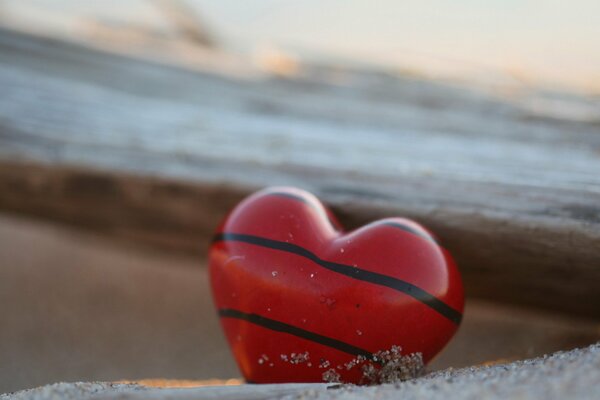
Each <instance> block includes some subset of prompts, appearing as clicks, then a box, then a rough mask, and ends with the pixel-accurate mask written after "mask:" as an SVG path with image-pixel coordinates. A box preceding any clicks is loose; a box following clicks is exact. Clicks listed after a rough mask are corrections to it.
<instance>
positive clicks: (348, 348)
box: [219, 308, 373, 359]
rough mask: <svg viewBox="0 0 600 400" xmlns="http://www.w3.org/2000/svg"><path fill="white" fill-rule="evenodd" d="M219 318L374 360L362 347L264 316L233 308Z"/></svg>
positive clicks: (221, 310) (225, 310)
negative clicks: (230, 319) (240, 320)
mask: <svg viewBox="0 0 600 400" xmlns="http://www.w3.org/2000/svg"><path fill="white" fill-rule="evenodd" d="M219 316H220V317H221V318H235V319H242V320H244V321H248V322H251V323H253V324H255V325H259V326H262V327H263V328H267V329H270V330H272V331H276V332H283V333H288V334H290V335H294V336H297V337H299V338H302V339H306V340H310V341H311V342H315V343H319V344H322V345H323V346H327V347H331V348H333V349H336V350H339V351H343V352H344V353H348V354H351V355H353V356H363V357H366V358H367V359H372V358H373V354H371V353H370V352H368V351H367V350H364V349H361V348H360V347H356V346H353V345H351V344H348V343H345V342H342V341H339V340H337V339H333V338H330V337H327V336H323V335H319V334H318V333H314V332H310V331H307V330H304V329H302V328H298V327H297V326H293V325H289V324H286V323H284V322H281V321H277V320H274V319H271V318H267V317H263V316H262V315H258V314H249V313H245V312H243V311H239V310H233V309H231V308H222V309H220V310H219Z"/></svg>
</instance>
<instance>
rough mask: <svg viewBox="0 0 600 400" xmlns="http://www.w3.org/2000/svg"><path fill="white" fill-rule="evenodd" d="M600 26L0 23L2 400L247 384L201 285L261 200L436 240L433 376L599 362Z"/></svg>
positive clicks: (465, 21) (197, 18) (442, 8)
mask: <svg viewBox="0 0 600 400" xmlns="http://www.w3.org/2000/svg"><path fill="white" fill-rule="evenodd" d="M599 15H600V3H599V2H597V1H592V0H575V1H572V2H569V3H568V4H567V3H565V2H559V1H541V0H530V1H524V2H514V1H502V2H500V1H491V0H490V1H485V2H475V1H466V2H461V3H458V4H457V3H450V2H445V1H419V2H417V1H402V2H398V1H387V0H386V1H379V2H377V3H373V2H368V1H366V0H357V1H339V0H327V1H319V2H317V1H312V0H309V1H303V2H293V1H280V0H247V1H244V2H239V1H237V2H234V1H223V0H220V1H213V0H121V1H116V0H106V1H101V2H99V1H98V2H92V1H76V0H18V1H17V0H0V393H2V392H7V391H14V390H19V389H24V388H29V387H33V386H37V385H42V384H47V383H51V382H56V381H80V380H86V381H87V380H138V379H145V378H167V379H186V380H205V379H210V378H220V379H228V378H239V372H238V370H237V368H236V366H235V363H234V362H233V360H232V358H231V355H230V353H229V350H228V349H227V346H226V344H225V341H224V339H223V337H222V336H221V332H220V330H219V326H218V320H217V319H216V316H215V315H214V311H213V307H212V303H211V299H210V292H209V289H208V283H207V275H206V268H205V256H206V249H207V246H208V243H209V240H210V237H211V235H212V232H213V230H214V229H215V227H216V226H217V224H218V222H219V221H220V220H221V219H222V218H223V217H224V216H225V213H226V212H227V210H228V209H230V208H231V207H233V205H235V204H236V202H238V201H239V200H240V199H242V198H243V197H244V196H245V195H247V194H248V193H250V192H251V191H252V190H255V189H257V188H260V187H263V186H267V185H296V186H300V187H303V188H306V189H308V190H311V191H313V192H314V193H316V194H317V195H319V196H320V197H321V198H323V199H324V200H325V201H326V202H327V203H328V204H330V205H331V206H332V207H333V209H334V211H335V212H336V213H337V214H338V215H339V216H340V218H341V220H342V222H343V223H344V224H345V225H346V226H348V227H349V228H353V227H356V226H359V225H360V224H363V223H365V222H368V221H371V220H373V219H375V218H380V217H384V216H390V215H398V214H400V215H404V216H409V217H412V218H415V219H417V220H418V221H420V222H424V223H425V224H426V225H427V226H429V227H431V228H432V229H433V230H434V231H435V232H436V233H437V234H439V236H440V238H441V240H442V243H444V245H445V246H446V247H447V248H448V249H449V250H450V251H451V252H452V253H453V254H455V256H456V258H457V260H458V263H459V266H460V267H461V271H462V272H463V276H464V280H465V286H466V289H467V296H468V301H467V309H466V313H465V320H464V323H463V326H462V327H461V330H460V331H459V334H458V335H457V337H456V339H455V340H453V341H452V342H451V344H450V345H449V346H448V349H447V350H445V351H444V352H443V353H442V354H441V355H440V356H438V357H437V358H436V360H434V361H433V363H432V364H431V366H430V369H432V370H435V369H440V368H446V367H449V366H452V367H462V366H468V365H474V364H481V363H486V362H489V363H494V362H501V361H504V360H514V359H519V358H525V357H533V356H537V355H541V354H544V353H547V352H551V351H556V350H561V349H568V348H573V347H576V346H583V345H586V344H589V343H592V342H595V341H597V340H599V338H600V323H599V321H600V311H599V310H600V291H598V288H599V287H600V207H599V206H598V204H600V41H598V38H600V23H599V22H600V20H599V17H598V16H599Z"/></svg>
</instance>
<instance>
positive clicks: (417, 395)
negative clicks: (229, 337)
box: [0, 343, 600, 400]
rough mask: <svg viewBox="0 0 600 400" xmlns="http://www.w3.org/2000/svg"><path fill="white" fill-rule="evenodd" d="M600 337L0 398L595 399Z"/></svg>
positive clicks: (599, 384) (68, 387)
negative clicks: (290, 372)
mask: <svg viewBox="0 0 600 400" xmlns="http://www.w3.org/2000/svg"><path fill="white" fill-rule="evenodd" d="M599 397H600V343H597V344H594V345H591V346H589V347H587V348H583V349H576V350H571V351H567V352H557V353H554V354H552V355H549V356H544V357H539V358H534V359H528V360H523V361H517V362H513V363H507V364H497V365H489V366H478V367H469V368H462V369H451V368H450V369H446V370H444V371H439V372H434V373H431V374H429V375H426V376H424V377H421V378H418V379H414V380H409V381H405V382H399V383H391V384H385V385H378V386H369V387H358V386H351V385H330V384H329V385H328V384H283V385H282V384H278V385H239V386H205V387H192V388H156V387H148V386H142V385H136V384H115V383H101V382H93V383H81V382H80V383H57V384H54V385H48V386H43V387H40V388H36V389H31V390H25V391H20V392H17V393H13V394H7V395H3V396H0V399H1V400H33V399H36V400H37V399H39V400H45V399H54V398H63V399H182V400H184V399H286V400H294V399H319V400H329V399H332V400H333V399H340V400H354V399H357V400H358V399H381V400H385V399H397V398H401V399H403V400H411V399H430V400H435V399H444V400H445V399H449V398H452V399H482V398H485V399H507V398H518V399H542V398H543V399H545V400H549V399H567V398H568V399H570V400H574V399H597V398H599Z"/></svg>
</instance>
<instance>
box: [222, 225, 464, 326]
mask: <svg viewBox="0 0 600 400" xmlns="http://www.w3.org/2000/svg"><path fill="white" fill-rule="evenodd" d="M219 241H233V242H243V243H248V244H252V245H256V246H261V247H265V248H269V249H273V250H279V251H285V252H287V253H292V254H296V255H298V256H301V257H304V258H306V259H309V260H311V261H312V262H314V263H316V264H318V265H320V266H321V267H323V268H325V269H328V270H330V271H333V272H337V273H338V274H342V275H345V276H348V277H350V278H353V279H357V280H360V281H364V282H369V283H372V284H375V285H379V286H385V287H388V288H390V289H393V290H396V291H398V292H401V293H404V294H406V295H408V296H411V297H412V298H414V299H416V300H418V301H420V302H421V303H423V304H425V305H426V306H428V307H430V308H431V309H433V310H434V311H436V312H438V313H439V314H441V315H442V316H444V317H446V318H447V319H449V320H450V321H452V322H453V323H455V324H457V325H458V324H459V323H460V321H461V319H462V314H461V313H460V312H458V311H456V310H455V309H453V308H452V307H450V306H449V305H448V304H446V303H444V302H443V301H441V300H440V299H438V298H437V297H435V296H433V295H432V294H430V293H428V292H426V291H425V290H423V289H421V288H420V287H418V286H415V285H413V284H412V283H409V282H406V281H403V280H401V279H397V278H394V277H391V276H388V275H383V274H379V273H377V272H372V271H367V270H364V269H360V268H356V267H353V266H350V265H345V264H339V263H335V262H332V261H326V260H322V259H320V258H319V257H317V255H316V254H314V253H313V252H311V251H309V250H307V249H305V248H304V247H300V246H298V245H295V244H293V243H287V242H281V241H278V240H273V239H267V238H263V237H260V236H253V235H245V234H240V233H227V232H224V233H218V234H217V235H216V236H215V237H214V239H213V243H214V242H219Z"/></svg>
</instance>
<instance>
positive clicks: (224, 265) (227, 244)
mask: <svg viewBox="0 0 600 400" xmlns="http://www.w3.org/2000/svg"><path fill="white" fill-rule="evenodd" d="M210 278H211V285H212V291H213V297H214V301H215V304H216V307H217V309H218V313H219V316H220V319H221V324H222V326H223V329H224V331H225V334H226V336H227V340H228V342H229V345H230V346H231V349H232V351H233V354H234V356H235V358H236V360H237V363H238V365H239V367H240V369H241V371H242V373H243V375H244V377H245V378H246V379H247V380H248V381H249V382H254V383H275V382H322V381H323V379H324V377H325V378H332V379H333V380H339V381H342V382H352V383H365V377H366V375H365V366H367V367H368V368H371V370H372V369H373V368H375V369H378V368H380V367H381V365H382V360H381V357H379V359H378V357H377V353H378V352H379V351H381V350H390V349H394V351H392V353H397V352H398V351H397V350H398V348H401V354H403V355H408V354H420V355H421V356H422V358H423V361H424V362H428V361H429V360H430V359H431V358H432V357H433V356H434V355H435V354H437V353H438V352H439V351H440V350H441V349H442V348H443V347H444V345H445V344H446V343H447V342H448V341H449V340H450V338H451V337H452V336H453V334H454V333H455V331H456V329H457V328H458V325H459V323H460V320H461V316H462V310H463V304H464V296H463V288H462V283H461V280H460V275H459V272H458V269H457V268H456V265H455V264H454V262H453V260H452V257H451V256H450V254H449V253H448V252H447V251H446V250H445V249H444V248H442V247H440V246H439V245H438V244H437V242H436V240H435V239H434V237H433V236H432V235H431V233H429V232H428V231H427V230H426V229H425V228H423V227H422V226H420V225H419V224H417V223H415V222H413V221H410V220H407V219H404V218H387V219H383V220H379V221H375V222H373V223H370V224H368V225H366V226H363V227H361V228H359V229H356V230H354V231H352V232H348V233H345V232H343V231H342V229H341V228H340V226H339V224H338V222H337V221H336V219H335V217H334V216H333V214H332V213H331V212H330V211H329V210H328V209H327V208H326V207H325V206H323V204H322V203H321V202H320V201H319V200H318V199H317V198H316V197H314V196H313V195H311V194H310V193H307V192H305V191H302V190H298V189H293V188H270V189H266V190H262V191H260V192H258V193H255V194H254V195H252V196H250V197H248V198H246V199H245V200H244V201H242V202H241V203H240V204H239V205H238V206H237V207H236V208H235V209H234V210H233V211H232V212H231V213H230V214H229V216H228V217H227V218H226V219H225V221H224V222H223V223H222V224H221V226H220V227H219V228H218V230H217V234H216V236H215V239H214V241H213V244H212V246H211V249H210ZM396 346H398V347H396ZM374 354H375V356H374ZM387 354H391V353H387ZM379 356H381V354H379ZM357 359H358V361H357ZM353 360H354V361H353ZM355 364H358V365H355ZM371 365H372V366H373V367H369V366H371ZM368 368H367V369H368Z"/></svg>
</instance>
